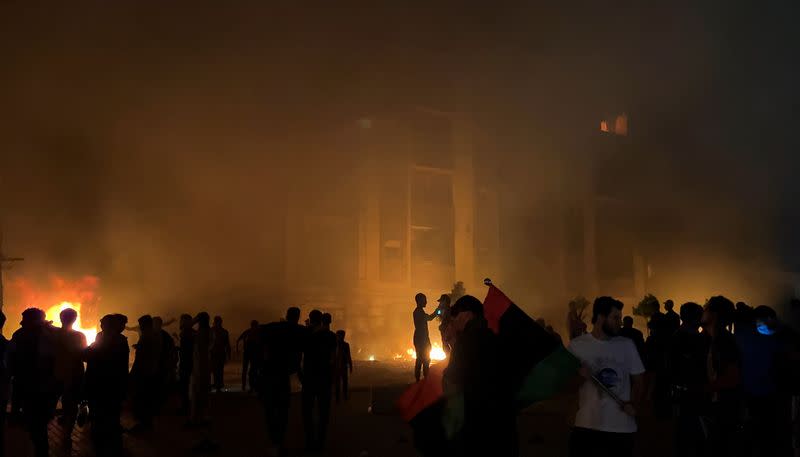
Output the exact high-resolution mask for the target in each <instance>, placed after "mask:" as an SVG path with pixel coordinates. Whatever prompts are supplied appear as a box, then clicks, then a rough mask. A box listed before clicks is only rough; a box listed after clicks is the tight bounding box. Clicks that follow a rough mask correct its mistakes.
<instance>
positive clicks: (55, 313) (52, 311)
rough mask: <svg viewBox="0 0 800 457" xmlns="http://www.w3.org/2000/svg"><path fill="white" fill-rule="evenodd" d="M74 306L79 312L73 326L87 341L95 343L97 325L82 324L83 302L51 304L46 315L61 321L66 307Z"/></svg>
mask: <svg viewBox="0 0 800 457" xmlns="http://www.w3.org/2000/svg"><path fill="white" fill-rule="evenodd" d="M68 308H72V309H74V310H75V311H77V312H78V319H77V320H76V321H75V325H74V326H73V328H74V329H75V330H77V331H79V332H81V333H83V334H84V335H85V336H86V343H87V344H92V343H94V340H95V338H97V327H92V328H83V326H82V325H81V304H80V303H72V302H68V301H65V302H61V304H59V305H55V306H51V307H50V308H47V311H45V315H46V316H47V317H46V319H47V320H48V321H53V322H59V315H60V314H61V311H64V310H65V309H68Z"/></svg>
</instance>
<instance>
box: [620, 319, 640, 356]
mask: <svg viewBox="0 0 800 457" xmlns="http://www.w3.org/2000/svg"><path fill="white" fill-rule="evenodd" d="M619 336H624V337H625V338H630V339H631V341H633V344H634V345H636V352H638V353H639V358H641V359H642V360H644V335H643V334H642V332H640V331H639V330H637V329H635V328H633V318H632V317H631V316H625V317H624V318H622V328H621V329H620V331H619Z"/></svg>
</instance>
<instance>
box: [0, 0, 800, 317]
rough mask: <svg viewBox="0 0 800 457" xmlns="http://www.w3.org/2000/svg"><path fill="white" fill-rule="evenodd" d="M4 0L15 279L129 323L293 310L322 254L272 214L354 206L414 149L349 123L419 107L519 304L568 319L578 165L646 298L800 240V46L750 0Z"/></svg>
mask: <svg viewBox="0 0 800 457" xmlns="http://www.w3.org/2000/svg"><path fill="white" fill-rule="evenodd" d="M4 8H5V9H6V10H8V11H7V12H8V13H9V14H3V15H0V17H2V19H0V30H2V31H1V32H0V53H1V54H2V55H3V56H5V57H4V62H3V69H4V70H3V72H2V74H0V102H2V107H3V108H2V114H0V119H2V123H0V150H1V151H2V152H1V154H2V156H0V157H2V159H0V185H2V194H1V195H0V208H1V209H2V212H3V214H2V216H3V224H4V230H5V233H6V246H5V250H6V251H7V252H8V253H9V254H19V255H24V256H25V257H26V261H25V262H24V264H22V265H20V266H18V267H17V270H16V271H15V272H14V273H15V274H19V275H23V276H30V277H48V275H50V274H53V273H57V274H62V275H67V276H72V277H81V276H83V275H96V276H97V277H100V278H102V287H103V296H104V301H103V303H104V305H107V306H112V304H113V306H114V307H119V308H120V309H121V310H122V311H125V312H131V313H134V314H136V313H139V312H142V311H145V310H146V311H153V310H155V311H154V312H162V311H163V312H164V313H176V312H178V311H180V310H188V309H191V310H196V309H199V308H205V309H209V310H211V312H216V313H221V312H225V313H227V314H233V311H236V310H248V313H251V314H254V315H256V314H257V316H255V317H258V318H260V319H274V318H277V317H278V316H279V315H280V313H281V310H282V309H283V308H284V307H285V306H286V305H287V304H290V302H291V297H288V296H287V295H286V294H287V291H286V290H285V284H284V278H285V274H286V271H287V265H286V263H285V262H286V261H285V259H284V250H285V246H286V237H287V236H300V237H301V238H302V237H307V238H308V239H307V240H306V241H307V243H306V244H307V245H308V246H309V249H314V246H317V245H316V244H314V243H315V241H316V240H315V237H316V235H313V234H309V233H310V232H309V233H305V234H304V233H289V232H287V228H286V220H287V218H288V217H291V216H290V215H291V214H297V212H298V211H299V212H300V213H305V214H314V215H316V216H320V217H324V215H325V212H326V211H330V210H331V208H343V207H347V206H348V205H356V204H357V203H358V202H357V201H354V200H356V199H357V198H358V197H357V196H358V189H359V186H360V185H361V184H362V182H363V179H364V175H363V174H362V173H361V172H360V171H359V170H361V169H362V168H361V167H362V165H363V163H364V161H365V160H367V159H369V158H370V156H372V155H374V154H389V155H391V154H394V151H395V150H397V151H402V150H403V148H404V146H403V144H401V143H398V142H397V141H394V140H393V139H387V140H386V141H384V143H383V144H385V145H386V150H384V151H374V150H370V149H364V148H361V149H360V148H359V146H358V144H359V143H358V139H357V138H358V135H359V131H358V125H359V124H358V123H357V120H358V119H362V118H374V119H386V118H392V117H393V116H396V114H397V113H398V112H406V111H408V109H409V107H410V106H432V107H436V108H441V109H443V110H455V109H459V110H465V111H467V112H469V113H470V117H471V118H472V121H473V124H474V125H475V126H476V129H475V134H474V136H473V138H474V142H475V143H474V149H475V151H476V153H477V154H478V156H480V157H482V158H478V159H476V165H477V174H478V175H479V180H486V181H488V182H489V183H493V185H494V187H495V188H496V189H497V190H498V194H497V195H498V203H497V206H498V218H499V221H500V226H501V228H500V237H501V243H500V244H501V248H500V252H499V254H498V257H499V258H500V264H501V265H500V266H501V268H500V269H501V270H502V271H501V272H499V273H498V275H499V279H500V280H504V281H505V282H506V283H507V284H508V287H507V289H511V290H510V291H509V293H516V295H517V296H518V297H519V298H518V300H519V301H521V302H526V303H531V305H530V308H531V309H532V310H533V312H534V313H536V314H544V315H547V316H548V317H550V316H552V318H558V319H560V318H561V315H562V314H563V313H562V311H561V310H562V308H563V306H562V303H561V302H560V301H561V300H563V299H564V298H565V297H564V296H563V295H565V293H566V292H565V291H567V292H570V293H571V290H568V289H569V288H567V289H564V288H561V289H557V290H554V289H553V288H552V287H551V285H552V284H553V283H554V281H559V280H561V279H559V277H557V275H555V276H554V275H553V268H552V265H553V264H554V262H558V261H559V259H558V253H557V252H553V251H552V248H551V247H552V246H553V245H554V243H552V242H551V240H557V239H559V237H565V236H567V235H565V233H568V232H569V230H570V227H569V222H568V221H569V220H570V219H569V218H566V217H565V215H569V214H570V212H574V211H576V209H575V208H577V207H579V206H580V204H581V202H582V199H583V198H584V197H583V196H584V195H585V191H586V186H587V175H586V169H587V163H591V164H592V167H599V168H597V169H598V170H605V171H602V173H601V174H600V176H599V179H598V180H597V181H596V182H597V183H598V185H599V186H604V185H605V184H604V183H607V182H612V183H617V184H619V183H620V182H623V183H624V184H625V185H624V186H620V187H619V188H618V189H614V188H602V189H601V190H603V191H604V192H607V193H611V194H614V193H615V192H616V193H619V194H620V195H614V197H615V198H617V197H618V198H621V199H623V200H625V201H626V202H627V203H626V205H628V206H627V207H629V208H633V209H630V210H629V211H628V212H627V213H625V214H623V215H621V216H617V215H616V214H617V213H614V212H613V211H612V212H607V213H603V215H601V216H600V218H601V219H603V220H601V221H599V222H598V223H602V224H605V226H610V227H611V228H610V229H609V231H610V233H614V232H615V227H618V228H619V230H618V231H619V233H618V236H617V237H616V238H615V237H613V236H612V237H610V238H606V239H605V241H603V240H601V241H600V242H601V243H604V244H603V246H602V247H601V248H602V250H603V251H604V252H606V251H615V250H617V251H618V250H621V249H622V248H621V247H620V246H617V245H616V243H617V241H615V240H617V239H619V238H625V237H629V235H630V236H635V237H636V238H637V239H638V240H640V241H641V244H642V245H643V246H648V248H647V249H646V251H647V252H644V253H643V254H645V255H646V256H647V257H648V258H649V259H653V262H654V265H657V266H653V268H652V271H651V273H652V274H653V278H654V279H653V281H652V282H651V284H653V286H652V287H653V288H655V289H656V290H653V292H656V293H657V294H660V295H662V296H664V298H666V296H669V297H672V298H674V299H676V300H684V299H694V300H702V299H703V298H704V297H705V296H707V295H710V294H712V293H725V292H729V293H730V294H731V295H733V296H734V298H739V299H748V300H769V299H776V300H777V299H778V298H779V296H780V295H781V294H783V293H784V291H783V290H778V288H777V287H776V286H775V285H774V281H772V280H771V279H768V278H767V276H781V274H780V273H779V272H780V271H783V270H786V269H787V268H791V267H793V265H787V264H786V262H785V261H784V260H785V258H786V257H787V255H786V253H787V252H796V249H795V248H796V247H795V246H791V245H788V246H787V245H786V244H785V243H784V242H783V240H785V239H786V237H785V236H784V237H781V236H780V235H782V234H783V235H785V234H786V233H790V231H788V230H787V228H786V227H793V226H795V225H794V224H795V222H796V221H795V220H794V219H791V218H790V216H789V215H788V214H787V211H786V203H785V201H784V200H785V199H786V196H787V195H793V194H794V193H796V190H797V189H795V187H796V185H795V183H793V182H791V180H790V179H789V178H790V177H791V174H790V170H792V169H793V167H792V165H793V163H795V162H796V159H794V158H792V157H791V156H790V152H791V151H792V147H793V145H794V144H795V143H796V139H794V138H792V137H790V136H789V135H788V134H787V133H786V132H787V131H791V130H792V127H793V126H792V125H790V123H791V122H796V121H794V120H789V119H790V118H792V116H791V114H792V112H791V110H792V109H793V108H792V106H794V105H793V103H794V102H793V101H796V100H797V97H796V95H797V94H796V89H795V88H794V87H793V85H792V83H793V81H795V80H796V78H795V76H796V72H797V70H796V69H793V68H792V67H790V66H789V65H788V64H787V63H786V57H787V56H791V55H792V52H791V49H790V48H793V46H794V43H795V41H796V40H793V38H794V37H793V36H787V37H783V36H776V35H775V34H777V35H780V34H781V33H783V32H781V31H783V30H786V32H785V33H794V32H788V30H790V29H791V28H785V29H784V28H781V27H780V24H778V26H776V27H777V30H778V32H775V34H773V35H769V36H761V34H760V33H759V29H753V30H749V31H748V33H747V34H746V36H741V35H738V34H737V32H736V30H737V29H736V27H735V25H736V24H737V23H739V21H740V20H741V18H743V17H749V16H750V15H752V13H753V12H752V11H744V10H730V11H729V10H726V11H728V12H726V15H724V16H722V17H716V16H715V15H713V14H711V13H712V12H711V11H706V10H702V9H700V8H684V9H678V8H671V9H669V10H667V9H663V10H656V9H653V8H645V7H642V8H632V9H626V10H620V11H614V10H608V9H605V7H604V6H602V5H599V4H598V6H594V7H591V8H588V9H587V8H584V9H583V10H580V11H578V10H575V9H574V8H573V9H568V8H566V7H564V8H560V7H550V8H548V9H542V8H529V7H506V8H499V7H498V8H492V9H491V11H488V10H481V9H468V8H466V7H464V6H463V5H462V6H457V7H453V8H445V7H442V8H438V9H426V8H415V7H405V8H401V7H399V6H398V7H387V6H380V5H373V6H370V7H364V6H360V7H358V8H357V7H355V6H354V7H352V8H348V7H346V6H340V5H337V7H336V8H333V7H330V8H327V9H324V10H322V9H318V10H302V9H300V8H299V7H284V8H273V7H266V6H260V7H252V8H246V7H235V8H234V7H231V8H229V9H227V10H224V11H220V9H219V8H217V7H214V8H211V7H208V8H207V7H205V6H203V5H197V4H193V5H192V6H191V8H189V9H186V8H177V7H165V6H155V4H153V5H150V6H146V5H144V4H136V5H134V4H131V5H127V6H123V5H116V4H115V5H112V6H104V7H97V8H91V9H85V10H80V9H78V8H77V7H75V6H72V5H70V6H63V7H61V8H62V10H60V11H56V10H48V11H43V10H42V11H38V10H35V9H28V8H25V7H22V6H10V5H8V6H5V7H4ZM780 16H781V15H780V14H778V13H775V16H774V17H773V16H769V15H768V13H761V16H759V17H760V21H761V22H762V23H764V24H772V22H771V21H774V20H778V19H779V18H780ZM711 17H714V20H713V21H712V20H711V19H710V18H711ZM586 18H592V20H591V21H588V20H587V19H586ZM783 20H784V21H785V20H787V19H783ZM773 25H774V24H773ZM794 34H796V33H794ZM754 40H764V41H763V44H764V45H767V46H771V49H773V53H772V54H771V55H770V56H764V55H762V54H761V53H760V52H757V49H760V47H759V46H758V45H757V43H758V42H757V41H754ZM731 43H733V44H731ZM730 48H736V49H738V51H737V52H729V51H728V50H729V49H730ZM754 67H755V68H754ZM790 75H794V76H792V77H789V76H790ZM621 112H626V113H627V114H628V115H629V117H630V139H631V142H632V144H634V145H635V146H633V147H632V148H633V149H632V151H630V152H629V157H626V158H624V160H622V159H620V158H619V157H617V158H616V159H614V160H616V161H617V162H615V163H610V164H609V160H608V159H607V158H606V157H603V156H600V155H598V152H597V151H596V150H594V149H593V148H594V146H593V143H592V142H591V138H592V136H593V135H597V133H598V131H599V122H600V120H601V119H604V118H607V117H608V116H614V115H616V114H618V113H621ZM795 117H796V116H795ZM390 151H391V152H390ZM487 158H488V159H487ZM611 162H613V160H612V161H611ZM603 167H605V168H603ZM795 168H796V167H795ZM604 179H605V180H604ZM631 213H634V214H636V215H637V216H636V217H634V218H633V219H635V223H628V222H625V223H623V222H621V221H622V220H623V219H626V218H630V214H631ZM617 217H619V220H618V219H616V218H617ZM562 218H563V219H564V220H565V221H567V222H564V223H563V225H559V224H561V223H554V222H553V221H555V220H561V219H562ZM795 219H796V217H795ZM337 240H338V241H339V243H328V244H326V245H325V246H327V247H326V248H324V249H322V248H320V249H321V250H320V251H319V252H317V253H316V256H315V257H314V259H313V261H311V262H307V263H306V264H304V265H301V266H300V267H298V268H303V269H305V270H307V271H310V272H312V271H313V272H314V273H313V274H315V275H324V274H326V272H330V273H331V275H332V276H334V277H338V276H337V275H338V273H337V272H336V269H337V268H349V267H347V266H342V264H341V262H339V261H338V260H339V257H337V256H339V254H338V253H341V252H346V251H347V250H348V249H352V246H353V243H356V242H357V240H355V241H354V239H353V238H352V237H350V236H342V237H340V238H337ZM331 246H333V248H331ZM560 261H564V262H567V265H571V264H570V263H569V259H561V260H560ZM575 268H579V265H578V264H576V266H575ZM759 272H761V273H759ZM309 274H312V273H309ZM742 278H747V280H746V281H743V280H742ZM457 279H460V278H457ZM562 279H563V278H562ZM496 280H497V279H496ZM340 286H341V290H343V291H344V290H347V288H346V287H345V286H346V285H345V284H340ZM449 286H450V284H443V285H442V289H444V290H446V289H448V288H449ZM470 292H473V293H476V294H478V295H480V294H482V291H475V290H471V291H470ZM408 301H409V303H410V302H411V299H410V297H409V300H408ZM409 306H410V304H409ZM256 309H257V310H258V311H257V312H252V311H249V310H256ZM236 314H237V315H238V314H241V313H236ZM244 319H246V318H243V319H242V320H244Z"/></svg>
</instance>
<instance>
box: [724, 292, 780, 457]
mask: <svg viewBox="0 0 800 457" xmlns="http://www.w3.org/2000/svg"><path fill="white" fill-rule="evenodd" d="M750 316H751V318H752V319H753V321H752V322H748V323H747V325H746V326H741V325H740V324H739V323H737V324H736V334H735V335H734V336H735V338H736V341H737V342H738V344H739V351H740V353H741V356H742V363H741V376H742V393H743V394H744V400H745V406H746V408H747V417H748V419H749V427H750V433H749V434H748V436H749V437H750V439H749V440H747V442H746V447H747V450H748V451H749V452H748V455H756V456H765V457H766V456H773V455H783V454H779V451H780V452H783V451H784V450H785V448H786V447H788V446H781V445H780V443H781V439H782V438H783V437H784V436H786V432H787V431H788V430H785V427H784V423H785V422H784V419H785V415H784V412H788V411H786V408H785V406H786V405H788V404H789V403H788V402H789V400H788V397H784V396H783V394H782V392H780V391H779V390H778V386H779V379H778V375H779V373H780V367H779V365H778V364H779V361H780V358H781V352H782V351H783V347H782V345H781V341H780V339H779V335H778V316H777V314H776V313H775V310H774V309H772V308H770V307H769V306H758V307H756V309H754V310H753V311H752V313H751V314H750ZM785 441H786V442H787V443H788V441H789V440H788V439H786V440H785Z"/></svg>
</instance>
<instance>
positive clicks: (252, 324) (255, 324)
mask: <svg viewBox="0 0 800 457" xmlns="http://www.w3.org/2000/svg"><path fill="white" fill-rule="evenodd" d="M250 328H251V329H252V330H255V329H257V328H258V321H257V320H255V319H254V320H252V321H250Z"/></svg>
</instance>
